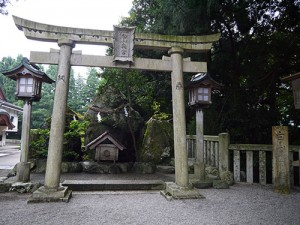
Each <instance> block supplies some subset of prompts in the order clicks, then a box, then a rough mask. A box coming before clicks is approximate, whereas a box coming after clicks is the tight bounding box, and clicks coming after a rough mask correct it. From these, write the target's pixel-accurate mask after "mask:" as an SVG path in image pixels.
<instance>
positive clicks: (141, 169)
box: [133, 162, 156, 174]
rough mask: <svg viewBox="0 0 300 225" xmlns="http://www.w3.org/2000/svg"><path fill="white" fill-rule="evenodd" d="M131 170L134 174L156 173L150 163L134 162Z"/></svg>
mask: <svg viewBox="0 0 300 225" xmlns="http://www.w3.org/2000/svg"><path fill="white" fill-rule="evenodd" d="M133 170H134V172H136V173H142V174H153V173H155V172H156V166H155V165H153V164H152V163H142V162H136V163H135V164H134V166H133Z"/></svg>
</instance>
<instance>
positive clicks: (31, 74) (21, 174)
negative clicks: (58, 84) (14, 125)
mask: <svg viewBox="0 0 300 225" xmlns="http://www.w3.org/2000/svg"><path fill="white" fill-rule="evenodd" d="M2 74H3V75H4V76H6V77H8V78H10V79H13V80H15V81H16V91H15V95H16V98H17V99H20V100H23V101H24V107H23V123H22V137H21V158H20V163H18V165H17V176H16V180H17V181H19V182H28V181H29V180H30V162H29V161H28V159H29V137H30V127H31V109H32V102H33V101H39V100H40V99H41V90H42V83H43V82H45V83H49V84H51V83H53V82H54V80H52V79H51V78H49V77H48V76H47V75H46V74H45V73H44V72H42V71H41V70H40V68H39V67H38V66H37V65H35V64H33V63H30V62H29V60H28V59H27V58H23V60H22V62H21V64H20V65H18V66H17V67H15V68H14V69H12V70H9V71H5V72H3V73H2Z"/></svg>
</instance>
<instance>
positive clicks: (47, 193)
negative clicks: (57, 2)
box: [28, 39, 74, 202]
mask: <svg viewBox="0 0 300 225" xmlns="http://www.w3.org/2000/svg"><path fill="white" fill-rule="evenodd" d="M58 45H59V46H60V52H59V62H58V71H57V79H56V87H55V96H54V105H53V111H52V118H51V128H50V139H49V147H48V157H47V166H46V174H45V186H42V187H40V188H39V189H38V190H36V191H35V192H34V193H33V195H32V199H30V200H29V201H28V202H37V201H66V202H67V201H68V200H69V198H70V197H71V191H68V188H67V187H63V186H61V185H60V173H61V162H62V153H63V139H64V130H65V122H66V121H65V114H66V108H67V99H68V91H69V78H70V67H71V55H72V48H73V47H74V43H73V41H72V40H68V39H67V40H59V42H58Z"/></svg>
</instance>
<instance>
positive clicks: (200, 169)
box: [194, 109, 205, 180]
mask: <svg viewBox="0 0 300 225" xmlns="http://www.w3.org/2000/svg"><path fill="white" fill-rule="evenodd" d="M194 173H195V175H196V177H197V178H199V179H200V180H205V162H204V134H203V110H202V109H196V162H195V163H194Z"/></svg>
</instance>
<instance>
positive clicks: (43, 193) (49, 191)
mask: <svg viewBox="0 0 300 225" xmlns="http://www.w3.org/2000/svg"><path fill="white" fill-rule="evenodd" d="M71 196H72V191H71V190H69V189H68V187H64V186H61V185H60V186H59V187H58V188H46V187H44V186H42V187H40V188H39V189H37V190H36V191H35V192H33V194H32V196H31V198H30V199H29V200H28V203H39V202H68V201H69V200H70V198H71Z"/></svg>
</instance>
